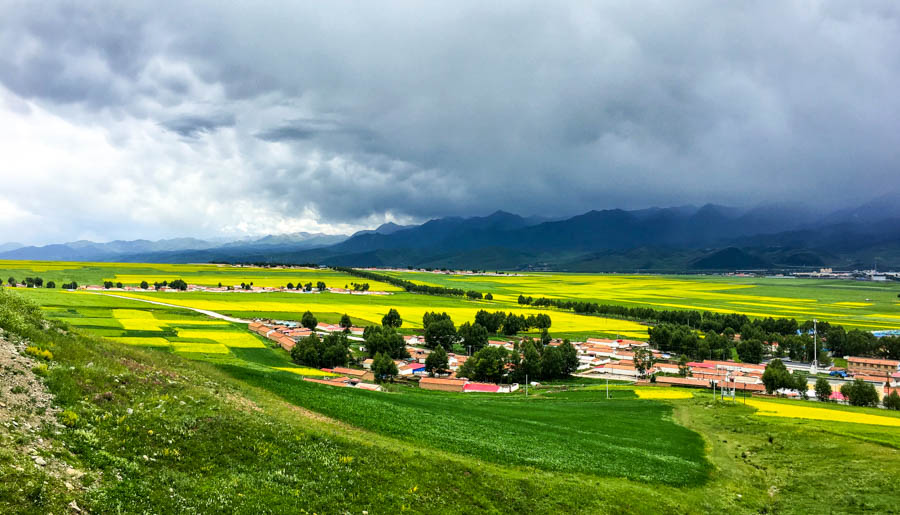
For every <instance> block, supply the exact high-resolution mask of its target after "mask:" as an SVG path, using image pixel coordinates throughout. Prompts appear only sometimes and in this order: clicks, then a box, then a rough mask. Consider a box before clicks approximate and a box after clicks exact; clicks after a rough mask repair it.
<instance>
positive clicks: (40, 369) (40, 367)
mask: <svg viewBox="0 0 900 515" xmlns="http://www.w3.org/2000/svg"><path fill="white" fill-rule="evenodd" d="M49 370H50V367H48V366H47V364H46V363H38V364H37V365H35V366H33V367H31V371H32V372H34V375H38V376H41V377H47V372H48V371H49Z"/></svg>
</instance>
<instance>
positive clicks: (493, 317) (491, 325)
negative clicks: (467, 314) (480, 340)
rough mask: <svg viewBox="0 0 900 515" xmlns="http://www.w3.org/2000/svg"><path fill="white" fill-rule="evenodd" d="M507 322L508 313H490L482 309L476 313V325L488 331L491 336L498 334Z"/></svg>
mask: <svg viewBox="0 0 900 515" xmlns="http://www.w3.org/2000/svg"><path fill="white" fill-rule="evenodd" d="M505 320H506V313H504V312H502V311H497V312H495V313H488V312H487V311H485V310H483V309H482V310H480V311H478V313H475V323H476V324H478V325H480V326H481V327H484V328H485V329H487V332H488V333H491V334H496V333H497V331H499V330H500V326H501V325H503V322H504V321H505Z"/></svg>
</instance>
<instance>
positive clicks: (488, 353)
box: [456, 347, 509, 383]
mask: <svg viewBox="0 0 900 515" xmlns="http://www.w3.org/2000/svg"><path fill="white" fill-rule="evenodd" d="M508 357H509V356H508V355H507V352H506V349H505V348H503V347H485V348H483V349H481V350H480V351H478V352H476V353H475V355H474V356H472V357H471V358H469V359H468V360H466V362H465V363H463V366H461V367H460V368H459V371H458V372H457V374H456V375H457V376H459V377H466V378H469V379H473V380H475V381H487V382H491V383H499V382H500V381H501V380H502V379H503V375H504V373H505V371H506V363H507V359H508Z"/></svg>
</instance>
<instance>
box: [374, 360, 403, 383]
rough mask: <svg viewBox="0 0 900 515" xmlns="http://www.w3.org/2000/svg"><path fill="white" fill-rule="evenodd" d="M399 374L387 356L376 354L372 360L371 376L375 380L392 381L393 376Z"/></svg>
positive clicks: (395, 365) (394, 364) (392, 361)
mask: <svg viewBox="0 0 900 515" xmlns="http://www.w3.org/2000/svg"><path fill="white" fill-rule="evenodd" d="M398 373H399V371H398V370H397V364H396V363H394V360H392V359H391V357H390V356H388V355H387V354H381V353H379V354H376V355H375V357H374V358H373V359H372V374H374V375H375V380H376V381H378V382H379V383H380V382H383V381H393V380H394V376H396V375H397V374H398Z"/></svg>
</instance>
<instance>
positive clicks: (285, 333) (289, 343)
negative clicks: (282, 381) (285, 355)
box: [248, 320, 364, 352]
mask: <svg viewBox="0 0 900 515" xmlns="http://www.w3.org/2000/svg"><path fill="white" fill-rule="evenodd" d="M248 329H250V330H251V331H253V332H254V333H256V334H258V335H260V336H262V337H263V338H266V339H269V340H272V341H273V342H275V343H277V344H278V345H280V346H281V348H282V349H284V350H286V351H288V352H290V351H291V349H293V348H294V346H295V345H297V342H298V341H300V340H301V339H303V338H306V337H307V336H310V335H312V334H313V331H312V330H310V329H307V328H305V327H301V326H300V324H298V323H297V322H292V321H286V320H267V321H262V320H256V321H253V322H250V325H249V326H248ZM343 330H344V328H343V327H341V326H339V325H337V324H325V323H320V324H319V325H317V326H316V331H315V332H317V333H339V332H342V331H343ZM363 331H364V329H363V328H362V327H350V338H351V339H354V340H361V339H362V338H361V336H362V334H363Z"/></svg>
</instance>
